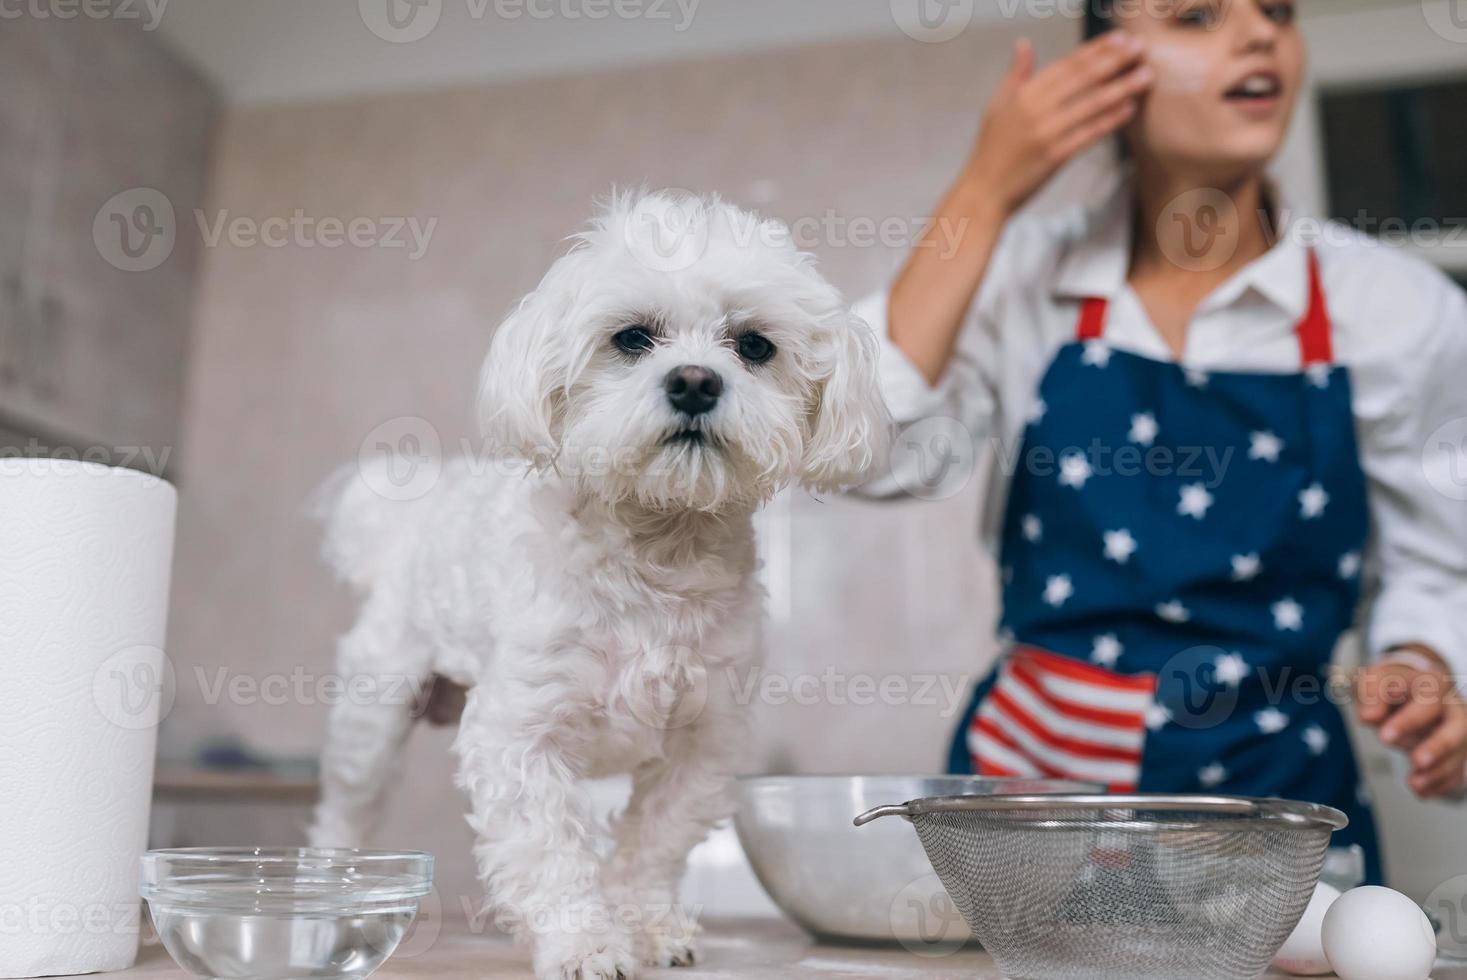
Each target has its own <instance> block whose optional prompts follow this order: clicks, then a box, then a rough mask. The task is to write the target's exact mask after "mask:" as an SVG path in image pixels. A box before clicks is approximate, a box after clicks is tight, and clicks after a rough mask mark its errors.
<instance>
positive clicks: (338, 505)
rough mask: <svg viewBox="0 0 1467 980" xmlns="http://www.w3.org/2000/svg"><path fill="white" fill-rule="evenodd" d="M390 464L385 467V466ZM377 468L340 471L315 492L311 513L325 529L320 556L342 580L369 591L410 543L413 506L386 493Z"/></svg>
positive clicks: (354, 466)
mask: <svg viewBox="0 0 1467 980" xmlns="http://www.w3.org/2000/svg"><path fill="white" fill-rule="evenodd" d="M382 465H383V466H384V467H385V466H386V465H387V464H386V463H385V462H384V463H383V464H382ZM374 466H375V464H367V463H353V464H351V465H350V466H344V467H342V468H341V469H339V470H337V471H336V472H335V473H333V474H332V475H331V476H330V477H328V478H327V479H326V481H325V482H324V483H323V484H322V485H321V487H320V489H319V490H317V491H316V494H315V496H314V498H313V499H312V503H311V511H312V514H313V515H314V516H315V517H316V519H317V520H319V521H320V522H321V524H322V526H323V528H324V529H325V538H324V540H323V541H322V543H321V556H322V557H323V558H324V559H325V561H326V564H327V565H329V566H330V567H331V569H332V570H333V571H334V572H335V573H336V576H337V578H339V579H340V580H341V581H342V582H345V583H347V584H348V585H350V586H351V587H352V588H353V589H355V590H357V591H358V592H362V593H365V592H367V591H369V590H370V589H371V587H372V585H373V583H375V582H376V581H377V580H378V579H379V578H380V577H381V575H382V573H383V571H384V570H385V569H386V568H387V567H388V566H389V565H390V564H391V563H392V559H393V556H394V555H395V554H396V553H397V552H398V551H399V550H400V549H401V547H402V545H403V543H404V542H405V540H406V538H407V533H406V532H407V526H408V520H409V512H410V511H412V510H414V509H415V508H413V507H412V504H411V503H410V502H407V501H403V500H400V499H397V498H395V497H394V496H391V495H389V494H384V493H383V492H381V488H382V487H384V486H388V485H389V484H388V483H386V482H384V481H385V479H386V477H385V474H384V473H377V472H374V471H373V468H374Z"/></svg>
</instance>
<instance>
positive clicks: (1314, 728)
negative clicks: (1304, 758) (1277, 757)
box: [1300, 725, 1329, 756]
mask: <svg viewBox="0 0 1467 980" xmlns="http://www.w3.org/2000/svg"><path fill="white" fill-rule="evenodd" d="M1300 737H1301V738H1303V739H1304V744H1305V745H1307V746H1309V754H1310V755H1313V756H1321V755H1324V754H1325V753H1326V752H1327V751H1329V732H1327V731H1325V730H1324V729H1323V728H1320V727H1319V726H1318V725H1310V726H1309V727H1308V728H1306V729H1304V734H1303V735H1301V736H1300Z"/></svg>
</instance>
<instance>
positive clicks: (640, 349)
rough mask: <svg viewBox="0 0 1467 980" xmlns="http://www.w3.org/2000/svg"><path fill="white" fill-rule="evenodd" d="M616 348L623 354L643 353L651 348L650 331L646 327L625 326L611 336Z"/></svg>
mask: <svg viewBox="0 0 1467 980" xmlns="http://www.w3.org/2000/svg"><path fill="white" fill-rule="evenodd" d="M611 342H612V343H613V344H615V345H616V349H617V350H619V351H621V352H622V353H623V354H632V355H639V354H645V353H647V352H648V351H649V350H651V349H652V345H653V343H655V341H653V339H652V332H651V331H650V330H648V329H647V328H646V327H627V328H626V329H625V330H622V331H620V332H619V333H617V335H616V336H615V337H612V338H611Z"/></svg>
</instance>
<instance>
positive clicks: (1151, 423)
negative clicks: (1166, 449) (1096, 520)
mask: <svg viewBox="0 0 1467 980" xmlns="http://www.w3.org/2000/svg"><path fill="white" fill-rule="evenodd" d="M1160 431H1161V426H1159V425H1157V424H1156V416H1155V415H1152V414H1151V413H1150V412H1140V413H1138V414H1136V415H1132V416H1131V433H1130V435H1129V436H1128V437H1127V438H1129V439H1130V440H1131V441H1132V442H1134V443H1138V444H1140V445H1142V446H1149V445H1151V444H1152V443H1153V442H1155V441H1156V434H1157V433H1158V432H1160Z"/></svg>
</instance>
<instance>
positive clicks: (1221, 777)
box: [1197, 762, 1228, 789]
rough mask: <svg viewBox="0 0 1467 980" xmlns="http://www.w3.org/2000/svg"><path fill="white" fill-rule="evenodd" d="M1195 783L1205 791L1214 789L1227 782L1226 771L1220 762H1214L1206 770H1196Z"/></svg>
mask: <svg viewBox="0 0 1467 980" xmlns="http://www.w3.org/2000/svg"><path fill="white" fill-rule="evenodd" d="M1197 781H1198V782H1199V783H1201V784H1202V785H1203V787H1204V788H1206V789H1215V788H1217V787H1218V786H1221V785H1222V784H1223V783H1225V782H1227V781H1228V771H1227V770H1226V769H1225V768H1223V764H1222V763H1221V762H1214V763H1213V764H1212V765H1210V766H1208V767H1207V768H1205V769H1201V770H1198V772H1197Z"/></svg>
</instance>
